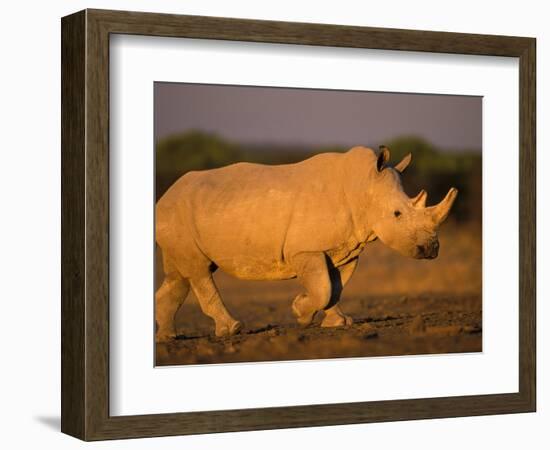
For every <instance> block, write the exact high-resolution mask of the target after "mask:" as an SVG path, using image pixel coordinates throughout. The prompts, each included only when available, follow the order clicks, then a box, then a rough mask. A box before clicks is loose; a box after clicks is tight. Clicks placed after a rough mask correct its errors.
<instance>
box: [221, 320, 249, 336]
mask: <svg viewBox="0 0 550 450" xmlns="http://www.w3.org/2000/svg"><path fill="white" fill-rule="evenodd" d="M242 328H243V324H242V323H241V322H239V321H238V320H233V321H232V322H230V323H228V324H223V325H218V324H216V336H217V337H229V336H233V335H235V334H237V333H238V332H239V331H241V330H242Z"/></svg>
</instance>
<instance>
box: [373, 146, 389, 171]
mask: <svg viewBox="0 0 550 450" xmlns="http://www.w3.org/2000/svg"><path fill="white" fill-rule="evenodd" d="M379 148H380V153H379V154H378V158H377V160H376V169H377V170H378V172H380V171H381V170H382V169H383V168H384V166H385V165H386V163H387V162H388V161H389V160H390V149H389V148H388V147H386V146H385V145H381V146H380V147H379Z"/></svg>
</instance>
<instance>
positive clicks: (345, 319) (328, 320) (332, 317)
mask: <svg viewBox="0 0 550 450" xmlns="http://www.w3.org/2000/svg"><path fill="white" fill-rule="evenodd" d="M350 325H353V319H352V317H351V316H348V315H346V314H344V313H341V312H338V313H332V314H330V313H327V314H326V315H325V318H324V319H323V321H322V322H321V327H323V328H328V327H343V326H350Z"/></svg>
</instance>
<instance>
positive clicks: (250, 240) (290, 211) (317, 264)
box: [155, 146, 457, 341]
mask: <svg viewBox="0 0 550 450" xmlns="http://www.w3.org/2000/svg"><path fill="white" fill-rule="evenodd" d="M389 156H390V154H389V150H388V149H387V148H386V147H384V146H382V147H381V151H380V153H379V155H378V156H377V155H376V154H375V153H374V151H372V150H371V149H369V148H365V147H354V148H352V149H351V150H349V151H347V152H346V153H323V154H319V155H316V156H313V157H312V158H309V159H307V160H305V161H302V162H299V163H296V164H285V165H277V166H268V165H261V164H250V163H237V164H232V165H229V166H226V167H222V168H219V169H213V170H205V171H197V172H189V173H187V174H185V175H183V176H182V177H181V178H180V179H179V180H177V181H176V182H175V183H174V184H173V185H172V186H171V187H170V189H168V191H167V192H166V193H165V194H164V195H163V196H162V198H161V199H160V200H159V201H158V202H157V205H156V241H157V243H158V245H159V246H160V248H161V250H162V256H163V267H164V272H165V278H164V281H163V283H162V285H161V286H160V288H159V289H158V290H157V292H156V295H155V302H156V313H155V316H156V322H157V340H158V341H163V340H166V339H169V338H170V337H171V336H173V335H174V316H175V313H176V312H177V310H178V308H179V307H180V306H181V305H182V303H183V302H184V300H185V298H186V296H187V294H188V290H189V286H190V287H191V289H193V292H194V293H195V295H196V297H197V298H198V300H199V303H200V306H201V308H202V310H203V312H204V313H205V314H206V315H208V316H210V317H211V318H212V319H213V320H214V322H215V324H216V335H217V336H224V335H232V334H235V333H237V332H239V330H240V329H241V323H240V322H239V321H237V320H235V319H234V318H233V317H232V316H231V315H230V314H229V312H228V311H227V309H226V308H225V306H224V304H223V302H222V300H221V298H220V294H219V292H218V290H217V288H216V285H215V284H214V280H213V278H212V273H213V272H214V271H215V270H216V269H217V268H221V269H222V270H223V271H225V272H227V273H229V274H231V275H233V276H235V277H237V278H240V279H245V280H285V279H290V278H297V279H298V281H299V282H300V283H301V284H302V286H303V287H304V293H302V294H300V295H298V296H297V297H296V298H295V299H294V302H293V305H292V310H293V312H294V315H295V316H296V318H297V320H298V322H299V324H301V325H304V326H305V325H308V324H310V323H311V322H312V320H313V317H314V315H315V314H316V313H317V312H319V311H324V313H325V317H324V319H323V321H322V323H321V326H323V327H334V326H341V325H349V324H351V323H352V319H351V317H349V316H347V315H345V314H343V313H342V311H341V310H340V308H339V306H338V301H339V299H340V294H341V292H342V289H343V287H344V286H345V284H346V283H347V282H348V280H349V279H350V277H351V276H352V274H353V272H354V270H355V267H356V265H357V258H358V256H359V254H360V253H361V252H362V251H363V248H364V247H365V244H367V243H368V242H370V241H373V240H375V239H376V238H380V240H381V241H382V242H383V243H384V244H386V245H388V246H389V247H391V248H393V249H395V250H397V251H399V252H400V253H402V254H404V255H407V256H411V257H413V258H435V257H436V256H437V254H438V249H439V242H438V237H437V230H438V227H439V225H440V224H441V223H442V222H443V221H444V220H445V218H446V217H447V215H448V214H449V211H450V209H451V206H452V204H453V202H454V200H455V198H456V196H457V190H456V189H455V188H451V189H450V191H449V192H448V194H447V195H446V197H445V198H444V199H443V201H441V203H439V204H438V205H436V206H431V207H426V197H427V194H426V192H425V191H424V190H422V191H421V192H420V193H419V194H418V195H417V196H416V197H415V198H409V197H408V196H407V195H406V194H405V193H404V191H403V188H402V186H401V180H400V174H401V172H403V170H404V169H405V168H406V167H407V166H408V164H409V163H410V160H411V155H410V154H409V155H407V156H406V157H405V158H404V159H403V160H402V161H401V162H400V163H399V164H397V165H395V166H394V167H389V166H387V165H386V164H387V162H388V160H389Z"/></svg>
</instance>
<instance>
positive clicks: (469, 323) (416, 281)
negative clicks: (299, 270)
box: [156, 224, 482, 365]
mask: <svg viewBox="0 0 550 450" xmlns="http://www.w3.org/2000/svg"><path fill="white" fill-rule="evenodd" d="M440 241H441V251H440V256H439V257H438V258H437V259H435V260H413V259H409V258H406V257H403V256H400V255H398V254H396V253H395V252H394V251H392V250H390V249H388V248H387V247H385V246H383V245H382V244H381V243H380V242H374V243H372V244H369V245H368V246H367V247H366V249H365V251H364V252H363V254H362V255H361V257H360V263H359V266H358V268H357V270H356V272H355V274H354V276H353V278H352V279H351V281H350V282H349V284H348V285H347V286H346V288H345V289H344V293H343V297H342V300H341V303H340V305H341V308H342V309H343V311H344V312H345V313H347V314H349V315H351V316H352V317H353V318H354V324H353V325H352V326H349V327H343V328H320V327H319V321H320V319H321V316H319V317H317V318H316V320H315V323H314V324H313V325H312V326H310V327H308V328H301V327H299V326H298V325H297V324H296V322H295V320H294V317H293V316H292V313H291V303H292V300H293V299H294V297H295V296H296V295H297V294H298V293H299V292H301V288H300V285H299V284H298V283H297V282H296V281H295V280H289V281H273V282H267V281H264V282H262V281H258V282H255V281H241V280H236V279H234V278H232V277H230V276H228V275H226V274H224V273H223V272H221V271H218V272H216V274H215V279H216V283H217V285H218V287H219V289H220V292H221V295H222V298H223V299H224V302H225V303H226V305H227V307H228V309H229V311H230V312H231V313H232V314H233V316H234V317H235V318H237V319H239V320H241V321H242V322H243V323H244V329H243V330H242V331H241V333H240V334H238V335H236V336H233V337H231V338H223V339H222V338H216V337H215V336H214V333H213V322H212V321H211V320H210V319H209V318H208V317H206V316H204V314H203V313H202V312H201V310H200V308H199V305H198V303H197V301H196V299H195V298H194V296H193V295H192V294H191V295H190V296H189V298H188V299H187V301H186V302H185V304H184V305H183V307H182V308H181V309H180V311H179V312H178V316H177V319H176V327H177V332H178V337H177V339H174V340H173V341H171V342H169V343H166V344H157V346H156V364H157V365H180V364H210V363H228V362H245V361H280V360H296V359H321V358H340V357H366V356H389V355H412V354H430V353H457V352H458V353H463V352H479V351H481V350H482V314H481V311H482V299H481V280H482V278H481V233H480V230H479V229H478V228H475V227H473V226H461V227H458V226H454V225H452V224H449V226H447V227H444V228H443V229H442V230H441V236H440Z"/></svg>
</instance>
